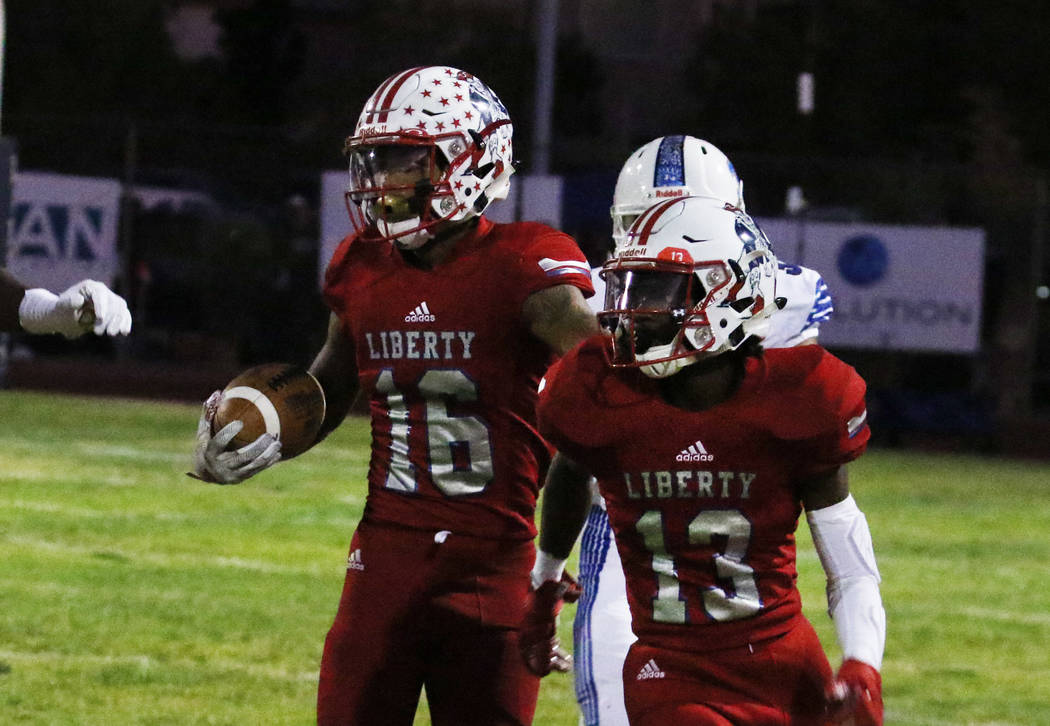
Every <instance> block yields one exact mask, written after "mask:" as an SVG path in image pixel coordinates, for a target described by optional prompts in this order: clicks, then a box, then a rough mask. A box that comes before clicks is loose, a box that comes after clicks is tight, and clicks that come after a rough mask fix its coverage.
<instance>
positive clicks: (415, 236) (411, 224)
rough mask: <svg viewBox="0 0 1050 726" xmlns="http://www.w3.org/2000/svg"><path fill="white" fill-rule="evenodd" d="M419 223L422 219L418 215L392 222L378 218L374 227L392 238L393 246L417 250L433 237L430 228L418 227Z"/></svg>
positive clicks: (400, 248)
mask: <svg viewBox="0 0 1050 726" xmlns="http://www.w3.org/2000/svg"><path fill="white" fill-rule="evenodd" d="M421 223H422V221H421V220H420V219H419V217H413V218H412V219H405V220H402V221H400V222H393V223H391V222H386V221H384V220H382V219H380V220H377V221H376V227H377V228H378V230H379V233H380V234H382V235H383V236H384V237H387V238H391V237H392V238H393V239H392V242H393V243H394V246H395V247H397V248H398V249H399V250H406V251H408V250H418V249H419V248H420V247H422V246H423V245H425V244H426V243H427V242H429V241H430V240H431V239H433V237H434V234H433V233H432V232H431V231H430V230H428V229H418V227H419V226H420V224H421ZM412 230H415V231H412ZM399 232H400V233H401V234H400V235H399V234H398V233H399Z"/></svg>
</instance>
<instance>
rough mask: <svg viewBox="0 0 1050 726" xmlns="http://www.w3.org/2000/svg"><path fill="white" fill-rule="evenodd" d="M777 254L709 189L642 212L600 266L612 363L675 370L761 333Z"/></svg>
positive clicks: (772, 306) (772, 305)
mask: <svg viewBox="0 0 1050 726" xmlns="http://www.w3.org/2000/svg"><path fill="white" fill-rule="evenodd" d="M776 270H777V261H776V258H775V257H774V255H773V252H772V250H770V248H769V240H768V239H767V238H766V236H765V234H764V233H763V232H762V230H760V229H759V228H758V225H756V224H755V222H754V220H752V219H751V217H749V216H748V215H747V214H745V213H744V212H743V210H741V209H738V208H736V207H734V206H732V205H731V204H726V203H725V202H722V201H719V200H717V199H715V198H713V197H685V198H684V199H670V200H667V201H665V202H662V203H660V204H657V205H655V206H652V207H650V208H649V209H648V210H646V211H645V212H644V213H643V214H642V216H640V217H639V218H638V219H637V220H636V221H635V222H634V224H633V225H632V226H631V228H630V230H629V231H628V233H627V241H626V243H625V244H623V245H621V246H620V247H618V248H617V250H616V253H615V255H614V257H613V258H612V259H610V260H609V261H608V262H606V263H605V266H604V267H603V268H602V272H601V275H602V278H603V279H604V280H605V284H606V292H605V309H604V310H603V311H602V312H601V313H599V314H598V318H599V320H600V321H601V323H602V326H603V328H604V329H605V330H606V331H607V333H608V334H609V335H610V336H611V338H612V343H613V346H612V356H611V363H612V365H613V366H620V367H635V368H641V370H642V372H643V373H645V374H646V375H648V376H650V377H652V378H665V377H667V376H671V375H674V374H675V373H677V372H678V371H680V370H682V368H684V367H685V366H687V365H689V364H691V363H695V362H697V361H698V360H702V359H706V358H711V357H713V356H716V355H719V354H721V353H724V352H726V351H730V350H734V349H736V348H739V347H740V346H741V345H742V344H743V343H744V341H745V340H747V339H748V338H750V337H752V336H755V337H757V338H759V339H762V338H764V337H765V334H766V331H767V329H768V324H769V316H770V315H771V314H772V313H773V312H774V311H775V310H777V309H778V306H779V305H780V303H779V302H778V301H777V300H776Z"/></svg>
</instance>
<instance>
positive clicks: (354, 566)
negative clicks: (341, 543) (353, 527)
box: [346, 549, 365, 570]
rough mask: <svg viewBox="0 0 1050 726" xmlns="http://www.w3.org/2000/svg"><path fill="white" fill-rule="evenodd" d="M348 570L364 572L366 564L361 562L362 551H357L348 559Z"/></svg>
mask: <svg viewBox="0 0 1050 726" xmlns="http://www.w3.org/2000/svg"><path fill="white" fill-rule="evenodd" d="M346 569H348V570H363V569H365V563H364V562H362V561H361V550H360V549H356V550H354V551H353V552H351V553H350V556H349V557H347V558H346Z"/></svg>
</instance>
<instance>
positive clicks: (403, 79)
mask: <svg viewBox="0 0 1050 726" xmlns="http://www.w3.org/2000/svg"><path fill="white" fill-rule="evenodd" d="M512 135H513V127H512V125H511V121H510V116H509V115H508V114H507V109H506V108H505V107H504V106H503V103H502V102H500V100H499V98H498V97H497V96H496V94H495V93H493V92H492V90H491V89H490V88H489V87H488V86H486V85H485V84H484V83H482V82H481V81H480V80H479V79H478V78H476V77H475V76H473V75H471V74H470V73H467V72H466V71H461V70H459V69H456V68H450V67H448V66H420V67H417V68H410V69H408V70H406V71H402V72H401V73H396V74H394V75H393V76H390V77H389V78H387V79H386V80H385V81H383V83H382V84H380V86H379V88H377V89H376V91H375V92H374V93H373V94H372V96H371V97H370V98H369V99H368V102H367V103H366V104H365V107H364V110H363V111H362V112H361V116H360V118H359V119H358V122H357V127H356V128H355V130H354V134H353V136H351V137H350V138H348V139H347V140H346V147H345V152H346V154H347V156H348V157H349V161H350V185H349V188H348V189H347V193H346V197H347V201H348V205H347V206H348V208H349V209H350V216H351V220H352V221H353V222H354V226H355V228H356V229H358V230H360V229H361V228H363V227H364V226H367V225H370V224H372V225H375V227H376V229H377V230H378V232H379V234H380V236H382V237H384V238H386V239H389V240H391V241H392V242H394V243H395V244H396V245H398V246H399V247H401V248H402V249H416V248H418V247H420V246H422V245H423V244H425V243H426V242H427V241H428V240H430V239H431V238H433V236H434V234H435V233H436V232H437V231H438V229H437V228H439V227H440V226H441V225H444V224H445V223H450V222H451V223H456V222H462V221H466V220H468V219H471V218H473V217H477V216H479V215H480V214H482V213H483V212H484V211H485V209H486V208H487V207H488V205H489V204H490V203H491V202H492V201H493V200H494V199H503V198H505V197H506V196H507V192H508V190H509V186H510V176H511V174H512V173H513V172H514V168H513V166H512V158H513V151H512V147H511V137H512ZM391 147H401V148H400V150H396V149H392V148H391ZM391 167H392V168H393V169H394V171H395V172H397V173H390V169H391ZM410 170H414V171H413V174H414V176H413V175H412V174H407V175H406V173H403V172H408V171H410Z"/></svg>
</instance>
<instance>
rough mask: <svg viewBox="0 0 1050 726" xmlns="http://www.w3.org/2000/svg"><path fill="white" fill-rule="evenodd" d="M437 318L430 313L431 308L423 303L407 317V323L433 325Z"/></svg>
mask: <svg viewBox="0 0 1050 726" xmlns="http://www.w3.org/2000/svg"><path fill="white" fill-rule="evenodd" d="M435 320H437V318H435V317H434V315H433V314H432V313H431V312H430V307H429V306H428V305H427V304H426V302H425V301H424V302H421V303H419V305H416V309H415V310H413V311H412V312H410V313H409V314H408V315H406V316H405V322H406V323H432V322H434V321H435Z"/></svg>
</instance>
